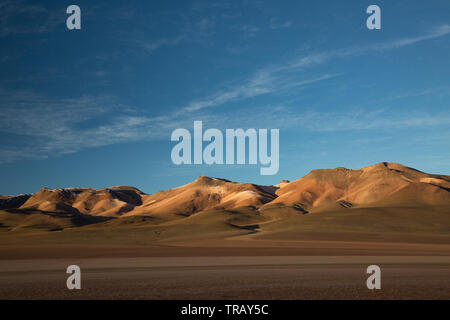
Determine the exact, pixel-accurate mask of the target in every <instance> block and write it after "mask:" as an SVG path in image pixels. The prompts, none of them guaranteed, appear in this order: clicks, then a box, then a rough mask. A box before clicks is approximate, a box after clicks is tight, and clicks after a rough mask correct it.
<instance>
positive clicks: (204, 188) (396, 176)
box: [0, 162, 450, 234]
mask: <svg viewBox="0 0 450 320" xmlns="http://www.w3.org/2000/svg"><path fill="white" fill-rule="evenodd" d="M400 207H401V208H413V209H414V210H413V211H414V217H416V218H415V219H416V220H415V221H416V222H417V224H416V225H422V226H423V225H424V223H423V221H422V220H423V219H424V218H423V217H422V216H421V215H420V212H423V210H424V208H425V209H426V210H428V209H429V208H435V207H439V210H438V211H439V214H440V215H439V219H441V220H440V221H441V222H439V228H441V227H442V225H443V224H442V221H444V220H445V221H447V220H448V217H450V210H449V209H450V176H445V175H432V174H427V173H424V172H421V171H418V170H415V169H412V168H409V167H406V166H403V165H400V164H396V163H386V162H383V163H378V164H375V165H371V166H367V167H364V168H361V169H355V170H352V169H346V168H335V169H319V170H312V171H311V172H310V173H308V174H307V175H306V176H304V177H302V178H300V179H298V180H295V181H293V182H289V181H287V180H283V181H281V182H280V183H279V184H276V185H273V186H260V185H256V184H251V183H238V182H232V181H228V180H225V179H218V178H210V177H204V176H201V177H199V178H198V179H196V180H195V181H193V182H192V183H189V184H187V185H184V186H181V187H178V188H175V189H170V190H166V191H160V192H157V193H155V194H152V195H149V194H145V193H143V192H141V191H140V190H138V189H136V188H134V187H127V186H122V187H110V188H106V189H91V188H66V189H47V188H42V189H41V190H39V191H38V192H37V193H35V194H31V195H18V196H2V197H0V231H2V230H3V231H12V230H32V229H43V230H62V229H65V228H74V227H80V226H85V225H95V224H99V225H102V226H105V227H108V226H122V225H128V224H130V223H131V224H135V223H139V224H144V225H147V224H153V225H156V224H158V225H161V226H162V227H163V226H164V227H167V228H169V229H170V230H175V229H176V230H179V232H178V231H177V232H178V233H177V234H181V233H183V232H184V233H186V232H188V231H187V230H190V229H189V228H194V229H192V230H196V232H198V229H196V227H194V226H197V225H202V226H203V227H202V228H204V226H207V228H210V231H211V230H225V229H226V230H227V232H229V233H230V234H231V233H233V232H232V231H233V230H235V229H236V228H237V229H239V230H247V232H253V231H252V230H256V229H258V228H261V226H262V225H264V228H265V230H266V231H269V230H272V231H273V232H275V231H274V230H278V229H283V228H284V229H286V230H287V229H290V228H292V227H293V226H300V225H299V224H298V223H299V221H300V220H298V218H297V217H298V216H302V215H314V214H315V213H318V214H319V213H323V212H325V213H327V214H328V213H329V214H330V215H331V216H330V217H328V216H327V218H326V219H328V220H330V219H332V220H333V219H335V218H336V217H338V216H337V214H339V215H340V217H343V216H344V215H343V213H345V212H349V213H352V214H353V215H355V214H357V215H358V217H359V218H358V219H360V218H361V215H365V214H366V213H367V212H371V211H370V210H373V208H384V209H386V208H388V211H389V210H393V208H400ZM370 208H371V209H370ZM442 208H443V209H442ZM384 209H383V210H384ZM402 210H403V209H402ZM408 210H409V209H408ZM411 210H412V209H411ZM430 210H431V209H430ZM433 210H434V209H433ZM400 211H401V210H400ZM431 211H432V210H431ZM431 211H430V212H431ZM383 212H385V211H383ZM395 212H399V211H398V210H397V211H395ZM402 212H403V211H402ZM409 212H412V211H409ZM325 216H326V215H325V214H323V215H322V217H325ZM394 216H395V214H391V215H390V216H383V217H385V218H386V219H388V220H389V219H393V217H394ZM320 217H321V216H320V215H318V216H317V219H319V220H320ZM290 219H291V220H290ZM292 219H293V220H292ZM311 219H316V218H311ZM311 219H310V220H311ZM349 219H350V218H349ZM383 219H384V218H383ZM442 219H444V220H442ZM310 220H308V221H310ZM328 220H327V221H328ZM356 220H357V219H356ZM356 220H355V221H356ZM388 220H386V221H388ZM305 221H306V220H305ZM305 221H304V220H301V223H302V225H301V227H302V228H304V226H305ZM311 221H312V220H311ZM317 223H318V222H317ZM345 223H347V221H346V222H345ZM367 223H369V222H367ZM395 223H398V222H395ZM445 223H446V222H445ZM445 223H444V228H445ZM188 225H189V228H187V226H188ZM213 225H215V227H213ZM321 225H322V226H323V225H326V223H325V220H321ZM436 225H438V224H436ZM218 226H222V227H223V228H222V227H218ZM416 227H417V226H416ZM416 227H415V228H416ZM214 228H216V229H214ZM447 228H448V227H447ZM441 229H442V228H441ZM441 229H440V230H441ZM164 230H165V231H167V230H168V229H164ZM183 230H184V231H183ZM202 230H203V229H202ZM427 230H428V229H427ZM442 230H444V229H442ZM442 230H441V231H442ZM445 230H447V229H445ZM445 230H444V231H445ZM155 232H156V231H155ZM158 232H160V231H158ZM202 232H203V231H202ZM166 234H170V232H166ZM174 234H175V233H174Z"/></svg>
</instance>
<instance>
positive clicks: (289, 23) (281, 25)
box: [269, 21, 292, 30]
mask: <svg viewBox="0 0 450 320" xmlns="http://www.w3.org/2000/svg"><path fill="white" fill-rule="evenodd" d="M291 26H292V21H285V22H282V23H277V22H275V21H272V22H271V23H270V25H269V28H270V29H272V30H277V29H286V28H289V27H291Z"/></svg>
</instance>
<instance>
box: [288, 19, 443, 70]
mask: <svg viewBox="0 0 450 320" xmlns="http://www.w3.org/2000/svg"><path fill="white" fill-rule="evenodd" d="M449 34H450V25H441V26H438V27H436V28H433V29H431V30H430V31H429V32H428V33H426V34H423V35H420V36H415V37H404V38H398V39H393V40H387V41H385V42H381V43H376V44H371V45H366V46H353V47H348V48H342V49H337V50H330V51H324V52H319V53H313V54H310V55H306V56H302V57H300V58H296V59H293V60H292V61H291V62H290V63H289V64H288V65H286V66H284V67H285V68H307V67H314V66H317V65H320V64H323V63H326V62H328V61H329V60H332V59H335V58H343V57H349V56H350V57H351V56H359V55H364V54H368V53H371V52H374V51H377V52H384V51H389V50H394V49H400V48H402V47H406V46H410V45H413V44H416V43H419V42H422V41H426V40H432V39H436V38H439V37H443V36H446V35H449Z"/></svg>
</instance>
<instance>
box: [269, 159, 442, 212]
mask: <svg viewBox="0 0 450 320" xmlns="http://www.w3.org/2000/svg"><path fill="white" fill-rule="evenodd" d="M449 190H450V177H449V176H444V175H431V174H426V173H423V172H421V171H418V170H415V169H412V168H409V167H406V166H403V165H400V164H397V163H386V162H382V163H378V164H375V165H371V166H368V167H364V168H361V169H357V170H351V169H346V168H336V169H319V170H312V171H311V172H310V173H308V174H307V175H306V176H304V177H303V178H300V179H298V180H296V181H293V182H291V183H288V184H286V185H284V186H283V187H282V188H279V189H278V190H277V191H276V195H277V198H276V199H274V200H273V201H272V202H271V203H270V205H274V204H283V205H286V206H299V207H302V208H304V209H306V210H310V209H314V208H320V207H324V206H330V205H333V204H339V205H341V206H344V207H349V206H354V205H377V204H389V203H391V204H396V205H399V204H412V203H416V204H419V203H420V204H430V205H433V204H448V203H450V192H449Z"/></svg>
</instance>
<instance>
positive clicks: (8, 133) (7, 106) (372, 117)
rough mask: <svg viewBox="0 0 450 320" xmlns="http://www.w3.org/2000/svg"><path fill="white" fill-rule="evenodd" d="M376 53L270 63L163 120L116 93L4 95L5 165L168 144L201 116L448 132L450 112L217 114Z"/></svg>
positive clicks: (233, 121)
mask: <svg viewBox="0 0 450 320" xmlns="http://www.w3.org/2000/svg"><path fill="white" fill-rule="evenodd" d="M447 34H450V27H449V26H441V27H439V28H437V29H434V30H432V31H431V32H430V33H428V34H427V35H423V36H417V37H411V38H403V39H398V40H392V41H388V42H385V43H382V44H379V45H378V46H373V48H382V50H393V49H397V48H401V47H404V46H407V45H411V44H414V43H418V42H421V41H425V40H428V39H434V38H438V37H441V36H444V35H447ZM369 51H370V50H369V48H368V47H358V48H356V47H354V48H349V49H343V50H337V51H330V52H323V53H318V54H311V55H307V56H303V57H300V58H297V59H295V60H291V61H288V62H286V63H282V64H278V65H274V66H267V67H264V68H262V69H260V70H259V71H256V72H255V73H254V74H252V75H250V76H248V77H245V78H244V79H243V80H242V81H241V82H240V83H239V84H237V85H232V86H229V87H226V88H223V89H221V90H218V91H217V92H215V93H212V94H210V95H207V96H205V97H202V98H198V99H193V100H192V101H191V102H188V103H187V104H186V105H185V106H181V107H180V108H178V109H176V110H173V111H171V112H170V111H169V112H166V113H164V114H163V115H160V116H158V115H156V116H155V115H152V116H149V115H147V114H144V113H142V111H139V110H137V109H135V108H133V107H130V106H126V105H123V104H121V103H119V102H118V100H117V99H116V98H114V97H111V96H81V97H72V98H65V99H57V98H49V97H46V96H43V95H40V94H37V93H35V92H32V91H20V92H9V91H4V90H0V106H1V109H2V117H0V132H1V133H2V140H0V162H8V161H16V160H18V159H24V158H44V157H47V156H49V155H58V154H67V153H73V152H77V151H80V150H82V149H85V148H90V147H98V146H104V145H111V144H115V143H122V142H130V141H142V140H149V139H167V137H169V136H170V132H171V131H172V130H173V129H175V128H178V127H191V126H192V121H193V120H198V119H202V120H203V121H205V123H207V125H208V126H212V127H213V126H214V127H217V128H220V127H223V126H229V127H254V126H259V127H272V128H274V127H277V128H285V129H292V130H298V128H301V129H302V130H309V131H314V132H324V131H330V132H331V131H345V130H370V129H378V128H412V127H426V126H442V127H444V128H448V126H449V125H450V114H449V113H448V112H441V113H440V114H427V113H422V114H412V113H410V114H408V115H407V116H405V115H404V114H397V115H396V114H392V113H388V112H384V111H377V112H373V111H369V110H361V111H360V112H317V111H314V110H311V109H310V110H309V111H301V112H299V110H298V109H297V110H295V108H294V109H291V108H288V107H277V108H278V109H275V107H272V106H267V107H266V108H258V109H257V110H256V109H255V110H252V109H248V108H246V109H245V111H244V110H238V112H236V110H234V111H230V112H227V110H223V108H222V109H221V112H220V113H217V112H216V110H215V109H214V108H215V107H219V106H223V105H225V104H226V103H230V102H236V101H241V100H245V99H249V98H253V97H257V96H262V95H266V94H274V93H278V92H280V91H281V90H284V89H286V88H287V89H289V88H295V89H298V88H302V87H306V86H310V85H314V84H318V83H321V82H322V81H327V80H329V79H332V78H334V77H337V76H338V74H327V73H325V74H323V73H322V74H320V73H317V72H316V74H313V73H311V72H309V73H305V72H304V69H306V68H312V67H314V66H316V65H322V64H324V63H327V62H328V61H330V60H331V59H333V58H337V57H342V56H351V55H358V54H365V53H368V52H369ZM280 108H282V109H280ZM304 109H305V108H303V110H304ZM276 110H278V111H277V116H276V117H274V116H273V112H274V111H276ZM249 114H251V117H250V116H248V115H249ZM10 138H11V139H10ZM11 141H14V143H12V142H11ZM16 142H18V143H16Z"/></svg>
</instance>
